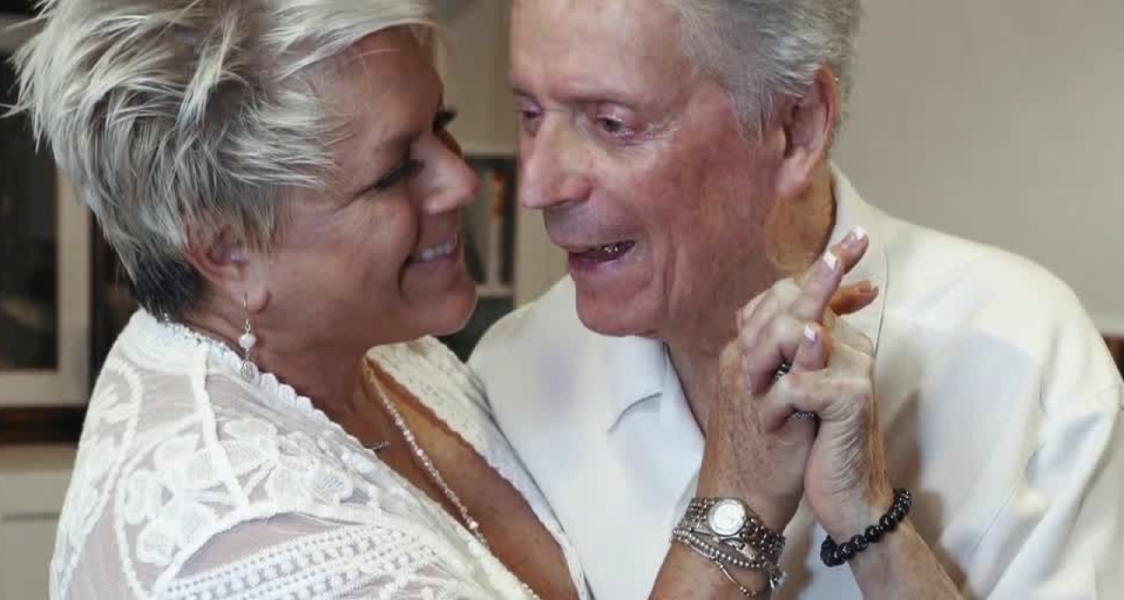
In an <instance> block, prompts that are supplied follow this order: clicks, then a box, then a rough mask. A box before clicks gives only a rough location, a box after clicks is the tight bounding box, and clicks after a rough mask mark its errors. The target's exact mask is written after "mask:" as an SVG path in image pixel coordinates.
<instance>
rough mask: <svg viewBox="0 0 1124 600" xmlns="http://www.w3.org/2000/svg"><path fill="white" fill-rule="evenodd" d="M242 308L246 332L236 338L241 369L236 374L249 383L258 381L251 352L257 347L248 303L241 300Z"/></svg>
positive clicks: (245, 300)
mask: <svg viewBox="0 0 1124 600" xmlns="http://www.w3.org/2000/svg"><path fill="white" fill-rule="evenodd" d="M242 308H244V309H246V332H245V333H243V334H242V335H241V336H239V337H238V346H239V347H241V348H242V367H241V368H239V369H238V374H239V375H241V376H242V379H245V380H246V381H248V382H250V383H255V382H256V381H257V380H258V366H257V365H256V364H254V355H253V350H254V346H256V345H258V336H256V335H254V326H253V325H252V324H251V323H250V301H249V299H248V298H246V297H243V298H242Z"/></svg>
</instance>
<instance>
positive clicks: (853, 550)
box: [820, 488, 913, 567]
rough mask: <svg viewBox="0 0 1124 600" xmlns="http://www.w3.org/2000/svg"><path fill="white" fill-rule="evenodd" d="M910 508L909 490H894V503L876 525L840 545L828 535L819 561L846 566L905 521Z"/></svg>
mask: <svg viewBox="0 0 1124 600" xmlns="http://www.w3.org/2000/svg"><path fill="white" fill-rule="evenodd" d="M912 507H913V494H910V493H909V490H907V489H905V488H898V489H896V490H894V503H893V504H892V505H890V509H889V510H887V511H886V514H884V515H882V518H881V519H879V520H878V523H875V524H874V525H871V526H870V527H867V528H866V531H865V532H863V533H862V534H860V535H856V536H854V537H852V538H851V540H850V541H847V542H843V543H842V544H836V543H835V540H833V539H831V536H830V535H829V536H827V538H826V539H824V541H823V545H822V546H820V560H822V561H823V563H824V564H825V565H827V566H829V567H838V566H841V565H844V564H847V561H849V560H851V559H852V558H854V557H855V555H856V554H858V553H860V552H862V551H863V550H866V549H867V548H868V547H870V545H871V544H874V543H877V542H878V541H879V540H881V539H882V536H884V535H886V534H887V533H890V532H891V531H893V530H894V529H896V528H897V526H898V524H899V523H901V522H902V521H904V520H905V517H906V515H908V514H909V509H910V508H912Z"/></svg>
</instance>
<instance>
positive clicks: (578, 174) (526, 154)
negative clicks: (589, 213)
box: [519, 121, 591, 210]
mask: <svg viewBox="0 0 1124 600" xmlns="http://www.w3.org/2000/svg"><path fill="white" fill-rule="evenodd" d="M520 167H521V173H520V181H521V184H520V188H521V189H520V193H519V201H520V203H521V204H522V205H523V206H524V207H526V208H531V209H538V210H548V209H552V208H557V207H559V206H562V205H566V204H573V203H577V202H582V201H584V200H585V199H586V198H588V197H589V193H590V188H591V185H590V170H589V162H588V160H587V153H586V152H585V148H584V145H583V144H582V143H581V140H580V139H579V136H578V135H576V133H575V132H571V131H568V130H567V128H566V127H565V125H564V124H562V123H560V122H557V121H556V122H554V123H545V122H544V123H543V126H542V127H541V128H540V129H539V131H538V132H537V133H536V135H534V136H530V135H527V134H526V133H524V134H523V139H522V140H521V142H520Z"/></svg>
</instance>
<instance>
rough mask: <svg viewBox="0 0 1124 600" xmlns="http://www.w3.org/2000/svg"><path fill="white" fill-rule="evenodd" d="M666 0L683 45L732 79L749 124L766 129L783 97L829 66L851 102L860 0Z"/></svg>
mask: <svg viewBox="0 0 1124 600" xmlns="http://www.w3.org/2000/svg"><path fill="white" fill-rule="evenodd" d="M662 1H663V2H664V3H666V4H668V5H670V6H671V7H672V8H674V9H676V10H677V11H678V12H679V15H680V18H681V20H680V23H681V29H682V31H681V32H680V33H681V36H682V43H683V45H684V51H685V52H686V53H687V55H688V56H689V57H690V58H692V59H693V60H694V61H695V63H696V65H697V66H698V67H699V68H701V69H702V70H703V71H705V72H706V73H708V74H709V75H710V76H712V77H714V78H715V79H716V80H718V81H719V82H720V83H722V84H723V85H725V86H726V87H727V89H728V90H729V91H730V94H731V95H732V96H733V98H734V102H735V104H736V107H737V110H738V116H739V118H740V120H741V122H742V124H743V126H745V127H746V129H747V130H749V131H753V132H760V131H762V130H763V128H764V125H765V124H766V123H767V122H768V121H769V119H771V118H772V117H773V116H774V115H773V112H774V111H775V110H776V107H777V104H778V103H779V102H780V101H781V100H783V99H786V98H789V99H794V98H800V97H801V96H803V95H804V94H805V93H807V91H808V90H809V88H810V86H811V85H812V83H813V82H814V80H815V76H816V72H817V71H818V70H819V69H820V68H822V67H824V66H827V67H829V68H831V70H832V72H833V73H834V74H835V76H836V77H837V78H838V79H839V89H840V99H841V102H840V105H841V106H844V107H845V106H846V102H847V99H848V98H849V96H850V92H851V87H852V77H853V73H852V66H853V63H854V55H855V37H856V36H857V35H858V27H859V20H860V17H861V12H862V8H861V6H860V4H859V0H662ZM843 113H844V111H843V110H841V111H840V115H839V118H838V119H837V120H836V126H838V125H839V123H841V122H842V117H843Z"/></svg>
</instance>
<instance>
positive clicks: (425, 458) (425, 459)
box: [367, 367, 489, 548]
mask: <svg viewBox="0 0 1124 600" xmlns="http://www.w3.org/2000/svg"><path fill="white" fill-rule="evenodd" d="M367 378H368V380H369V381H370V382H371V385H372V386H373V387H374V389H375V394H376V395H377V396H378V397H379V399H380V400H382V404H383V407H385V408H386V412H387V413H388V414H389V415H390V418H391V420H393V421H394V425H395V427H397V428H398V431H400V432H402V437H403V438H404V439H405V440H406V444H408V445H409V446H410V451H411V452H412V453H413V455H414V456H415V457H417V459H418V462H420V463H421V465H422V467H423V468H424V469H425V472H426V474H428V475H429V478H430V480H432V481H433V483H435V484H437V487H438V488H439V489H440V490H441V493H442V494H444V495H445V498H447V499H448V500H449V503H450V504H452V505H453V506H454V507H455V508H456V509H457V512H458V513H460V515H461V519H462V520H463V521H464V523H465V525H467V527H468V530H469V532H471V533H472V535H473V536H475V537H476V540H477V541H479V542H480V544H481V545H483V546H484V547H485V548H488V547H489V546H488V540H487V539H485V538H484V534H483V533H482V532H481V531H480V523H477V522H476V519H473V518H472V515H471V514H469V512H468V507H466V506H465V505H464V503H463V502H461V499H460V497H459V496H457V493H456V492H454V491H453V488H451V487H449V484H448V483H445V478H444V477H442V476H441V472H440V471H438V470H437V465H434V464H433V461H432V460H430V458H429V454H427V453H426V451H425V450H424V449H422V447H421V445H420V444H418V440H417V438H416V437H415V436H414V432H413V431H411V430H410V426H409V425H407V424H406V419H404V418H402V413H400V412H398V407H397V406H395V405H394V401H392V400H391V399H390V394H387V393H386V390H384V389H383V387H382V384H381V383H379V380H378V376H377V375H375V373H374V372H373V371H372V370H371V369H370V368H369V367H368V369H367ZM383 444H387V445H389V442H383Z"/></svg>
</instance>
